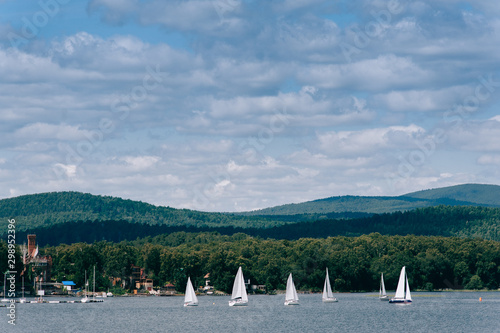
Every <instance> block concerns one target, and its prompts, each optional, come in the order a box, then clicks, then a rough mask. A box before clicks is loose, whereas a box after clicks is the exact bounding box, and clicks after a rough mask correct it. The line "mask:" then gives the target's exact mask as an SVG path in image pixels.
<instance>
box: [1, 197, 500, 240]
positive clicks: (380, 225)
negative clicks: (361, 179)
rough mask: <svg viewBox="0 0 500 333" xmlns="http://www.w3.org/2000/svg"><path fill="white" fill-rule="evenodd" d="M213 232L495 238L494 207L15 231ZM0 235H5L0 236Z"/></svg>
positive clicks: (499, 231)
mask: <svg viewBox="0 0 500 333" xmlns="http://www.w3.org/2000/svg"><path fill="white" fill-rule="evenodd" d="M179 232H184V234H185V233H192V234H194V233H200V232H216V233H219V234H223V235H234V234H236V233H244V234H247V235H251V236H258V237H260V238H263V239H267V238H272V239H287V240H295V239H299V238H304V237H309V238H325V237H329V236H361V235H365V234H370V233H374V232H377V233H380V234H382V235H403V236H404V235H421V236H446V237H450V236H455V237H465V238H482V239H488V240H495V241H500V209H499V208H486V207H472V206H459V207H452V206H437V207H427V208H418V209H416V210H412V211H407V212H404V213H402V212H394V213H386V214H375V215H372V216H370V217H365V218H354V219H324V220H318V221H314V222H312V221H309V222H298V223H291V224H286V225H281V226H276V227H272V228H234V227H217V228H207V227H193V226H191V227H188V226H168V225H165V224H164V225H147V224H139V223H130V222H127V221H124V220H120V221H114V220H110V221H79V222H75V223H60V224H56V225H52V226H49V227H42V228H40V227H39V228H34V229H29V230H27V231H24V232H17V234H16V237H17V238H18V239H20V240H25V239H26V235H27V234H28V233H34V234H36V235H37V242H38V243H39V244H40V245H41V246H44V245H47V244H50V245H58V244H61V243H65V244H72V243H77V242H84V243H93V242H96V241H102V240H107V241H111V242H120V241H123V240H135V239H137V238H147V239H149V240H148V242H153V243H157V242H158V240H160V242H162V241H161V240H163V239H165V237H167V238H168V237H169V235H171V234H174V233H179ZM2 238H5V237H2Z"/></svg>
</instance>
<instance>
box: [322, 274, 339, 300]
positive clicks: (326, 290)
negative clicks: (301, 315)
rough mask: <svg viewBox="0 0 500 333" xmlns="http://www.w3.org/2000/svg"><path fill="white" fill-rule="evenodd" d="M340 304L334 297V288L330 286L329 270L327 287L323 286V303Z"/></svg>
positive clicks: (326, 281)
mask: <svg viewBox="0 0 500 333" xmlns="http://www.w3.org/2000/svg"><path fill="white" fill-rule="evenodd" d="M334 302H338V301H337V299H336V298H335V297H334V296H333V292H332V287H331V286H330V277H329V276H328V268H327V269H326V277H325V285H324V286H323V303H334Z"/></svg>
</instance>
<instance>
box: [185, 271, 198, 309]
mask: <svg viewBox="0 0 500 333" xmlns="http://www.w3.org/2000/svg"><path fill="white" fill-rule="evenodd" d="M197 305H198V298H197V297H196V293H195V292H194V288H193V284H192V283H191V278H190V277H188V281H187V284H186V295H185V296H184V306H197Z"/></svg>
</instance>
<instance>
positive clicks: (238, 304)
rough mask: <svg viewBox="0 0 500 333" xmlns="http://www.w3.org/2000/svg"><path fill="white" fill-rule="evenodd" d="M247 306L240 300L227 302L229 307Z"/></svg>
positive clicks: (246, 303)
mask: <svg viewBox="0 0 500 333" xmlns="http://www.w3.org/2000/svg"><path fill="white" fill-rule="evenodd" d="M247 305H248V302H247V301H242V300H232V301H229V306H247Z"/></svg>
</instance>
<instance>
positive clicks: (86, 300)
mask: <svg viewBox="0 0 500 333" xmlns="http://www.w3.org/2000/svg"><path fill="white" fill-rule="evenodd" d="M88 285H89V282H88V281H87V271H85V296H84V297H83V298H82V299H81V300H80V302H82V303H87V302H88V301H89V298H88V297H87V287H88Z"/></svg>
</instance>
